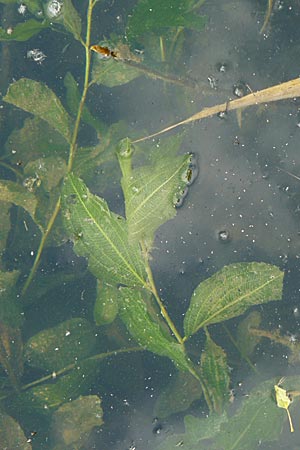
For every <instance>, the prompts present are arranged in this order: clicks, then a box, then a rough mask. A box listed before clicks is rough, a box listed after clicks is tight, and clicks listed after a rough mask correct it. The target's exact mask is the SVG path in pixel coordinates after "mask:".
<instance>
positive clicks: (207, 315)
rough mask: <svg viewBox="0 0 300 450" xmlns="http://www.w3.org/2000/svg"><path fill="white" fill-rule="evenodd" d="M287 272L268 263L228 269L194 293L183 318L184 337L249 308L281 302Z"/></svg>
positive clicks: (235, 266) (242, 264)
mask: <svg viewBox="0 0 300 450" xmlns="http://www.w3.org/2000/svg"><path fill="white" fill-rule="evenodd" d="M283 276H284V273H283V271H281V270H280V269H279V268H278V267H276V266H272V265H270V264H265V263H257V262H252V263H238V264H231V265H229V266H225V267H224V268H223V269H222V270H220V271H219V272H217V273H216V274H214V275H213V276H212V277H210V278H208V279H207V280H205V281H203V282H202V283H200V285H199V286H198V287H197V288H196V289H195V291H194V292H193V295H192V298H191V302H190V306H189V309H188V311H187V313H186V316H185V319H184V331H185V335H186V336H187V337H188V336H191V335H192V334H194V333H196V332H197V331H198V330H199V329H200V328H203V327H204V326H207V325H211V324H213V323H219V322H223V321H224V320H228V319H231V318H232V317H236V316H239V315H240V314H243V313H244V312H245V311H246V310H247V309H248V308H249V307H250V306H253V305H258V304H261V303H267V302H269V301H271V300H280V299H281V296H282V288H283Z"/></svg>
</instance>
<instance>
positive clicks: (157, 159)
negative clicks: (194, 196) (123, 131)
mask: <svg viewBox="0 0 300 450" xmlns="http://www.w3.org/2000/svg"><path fill="white" fill-rule="evenodd" d="M181 139H182V138H181V137H180V136H179V137H177V136H176V137H172V138H169V139H168V140H167V142H166V143H165V145H161V147H162V148H159V149H156V151H155V152H153V154H152V158H151V160H150V164H148V165H144V166H138V167H137V168H136V169H132V166H131V157H132V153H133V150H132V149H131V146H130V142H129V140H128V139H124V140H123V141H121V143H120V146H119V150H118V158H119V163H120V167H121V170H122V174H123V178H122V180H121V183H122V189H123V192H124V197H125V206H126V218H127V222H128V232H129V239H130V240H131V241H132V242H138V241H140V240H146V241H147V242H148V244H149V246H150V245H151V244H152V242H153V239H154V233H155V231H156V229H157V228H158V227H159V226H160V225H162V224H163V223H164V222H166V221H167V220H169V219H171V218H172V217H174V216H175V215H176V209H175V203H176V200H177V198H178V197H179V196H180V193H181V192H182V191H183V190H184V188H185V187H186V185H187V183H188V181H187V179H188V171H189V168H190V164H191V155H189V154H185V155H180V156H176V152H177V150H178V147H179V146H180V143H181Z"/></svg>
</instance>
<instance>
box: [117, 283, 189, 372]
mask: <svg viewBox="0 0 300 450" xmlns="http://www.w3.org/2000/svg"><path fill="white" fill-rule="evenodd" d="M119 316H120V318H121V319H122V321H123V322H124V323H125V325H126V327H127V329H128V331H129V333H130V334H131V336H132V337H133V338H134V339H135V340H136V341H137V343H138V344H139V345H140V346H141V347H144V348H145V350H149V351H151V352H153V353H156V354H157V355H161V356H166V357H168V358H169V359H171V360H172V361H173V362H174V364H175V365H176V366H177V367H178V368H179V369H180V370H184V371H187V370H189V368H190V367H191V365H190V364H191V363H190V361H189V359H188V357H187V356H186V354H185V352H184V349H183V346H181V345H180V344H178V343H177V342H176V341H175V340H174V339H173V338H171V336H170V335H167V334H166V332H165V329H164V328H163V327H162V326H161V325H160V322H161V317H160V315H157V320H156V321H155V320H154V319H153V317H151V315H150V314H149V312H148V309H147V304H146V301H145V299H144V297H143V295H142V293H141V292H140V291H137V290H133V289H130V288H122V289H120V306H119Z"/></svg>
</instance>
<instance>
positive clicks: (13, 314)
mask: <svg viewBox="0 0 300 450" xmlns="http://www.w3.org/2000/svg"><path fill="white" fill-rule="evenodd" d="M19 275H20V274H19V272H18V271H17V270H14V271H13V272H0V321H1V322H3V323H5V324H6V325H9V326H10V327H12V328H18V327H19V326H20V325H21V324H22V322H23V315H22V310H21V303H20V299H19V297H18V291H17V288H16V284H17V281H18V278H19Z"/></svg>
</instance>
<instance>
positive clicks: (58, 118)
mask: <svg viewBox="0 0 300 450" xmlns="http://www.w3.org/2000/svg"><path fill="white" fill-rule="evenodd" d="M3 100H4V101H6V102H7V103H12V104H13V105H15V106H17V107H18V108H21V109H23V110H24V111H28V112H30V113H31V114H33V115H35V116H37V117H40V118H41V119H43V120H45V121H46V122H48V124H49V125H51V126H52V127H53V128H54V129H55V130H57V131H58V132H59V133H60V134H62V135H63V136H64V138H65V139H66V140H67V141H70V136H71V130H70V124H71V119H70V117H69V115H68V113H67V111H66V110H65V109H64V107H63V105H62V104H61V102H60V100H59V99H58V97H57V96H56V95H55V94H54V92H53V91H52V90H51V89H49V88H48V86H46V85H45V84H43V83H39V82H38V81H34V80H30V79H29V78H21V79H20V80H18V81H16V82H15V83H12V84H11V85H10V86H9V89H8V92H7V94H6V96H5V97H4V99H3Z"/></svg>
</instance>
